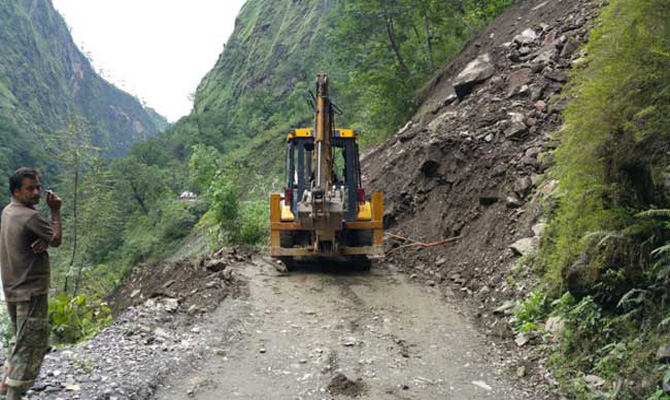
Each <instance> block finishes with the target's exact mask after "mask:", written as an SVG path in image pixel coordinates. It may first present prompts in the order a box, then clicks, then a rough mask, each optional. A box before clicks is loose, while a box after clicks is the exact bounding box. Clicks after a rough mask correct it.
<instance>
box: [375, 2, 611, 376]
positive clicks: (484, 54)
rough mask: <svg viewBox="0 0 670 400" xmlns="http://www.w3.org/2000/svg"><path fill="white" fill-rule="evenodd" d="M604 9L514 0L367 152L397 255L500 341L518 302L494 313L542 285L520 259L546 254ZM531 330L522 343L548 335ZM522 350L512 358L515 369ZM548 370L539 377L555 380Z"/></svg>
mask: <svg viewBox="0 0 670 400" xmlns="http://www.w3.org/2000/svg"><path fill="white" fill-rule="evenodd" d="M599 8H600V4H599V3H598V2H592V1H590V0H564V1H525V2H522V3H521V4H518V5H516V6H514V7H512V8H511V9H510V10H509V11H508V12H507V13H505V14H504V15H503V16H501V17H500V18H498V19H497V20H496V21H495V22H494V23H493V24H491V25H490V26H489V27H488V28H487V29H485V30H484V31H482V32H481V33H480V34H479V35H478V36H477V37H476V38H475V39H474V40H472V42H471V43H470V45H469V46H467V47H466V48H465V49H464V50H463V51H462V53H461V54H459V55H458V56H457V57H456V58H455V59H454V60H452V61H451V62H450V63H449V64H448V65H447V66H446V68H445V71H444V73H443V74H442V75H440V76H439V77H437V78H436V79H434V81H433V82H432V83H431V84H430V86H429V88H428V89H427V90H426V94H425V101H424V102H423V104H422V106H421V107H420V109H419V112H418V113H417V115H416V116H415V117H414V118H413V120H412V121H410V122H409V123H408V124H407V126H405V127H404V128H403V129H401V130H400V131H399V132H398V134H397V135H396V137H395V138H393V139H392V140H389V141H388V142H386V143H383V144H382V145H380V146H378V147H377V148H375V149H372V150H371V151H370V152H368V153H367V154H366V155H365V156H364V161H363V163H362V164H363V172H364V180H365V181H366V185H367V186H368V187H370V188H371V189H372V190H374V191H383V192H384V193H385V200H386V205H385V212H384V222H385V225H386V228H387V229H389V232H390V233H392V234H394V235H397V236H395V237H392V238H390V240H389V241H388V242H387V243H389V245H388V248H387V259H388V260H389V261H390V262H392V263H394V264H397V265H398V266H400V267H401V268H404V269H406V270H407V272H408V273H410V274H411V276H412V277H414V278H417V279H424V280H425V282H426V283H427V284H430V283H433V284H435V282H438V283H442V284H444V285H445V289H444V290H445V293H446V294H447V295H448V296H462V297H465V298H467V299H468V300H470V301H469V304H470V305H471V306H472V307H470V309H471V311H472V312H471V314H472V315H473V317H474V318H475V319H476V320H477V321H478V322H479V323H480V326H481V327H482V328H483V330H484V331H485V332H487V333H488V334H489V335H490V337H491V338H493V339H503V340H507V341H508V342H511V341H509V339H511V338H512V336H513V332H512V330H511V329H510V327H509V324H508V319H509V317H510V314H511V312H512V310H511V309H510V310H505V311H504V312H498V313H494V310H495V309H499V308H500V307H501V304H505V302H506V300H509V299H517V298H518V299H521V298H525V297H526V296H527V295H528V294H529V293H528V292H529V290H530V287H531V286H532V285H531V282H530V280H532V278H531V276H530V274H529V273H528V271H526V270H524V268H523V264H522V263H523V259H520V256H525V257H529V256H532V254H533V252H534V251H535V249H536V247H537V244H538V243H539V239H540V237H541V235H542V232H543V230H544V227H545V225H544V224H543V222H544V221H542V220H541V215H542V212H543V210H546V209H551V207H552V202H553V199H554V198H555V197H554V196H555V195H556V193H555V188H556V183H557V182H556V181H553V180H551V179H550V178H549V177H548V176H547V175H546V172H547V170H548V168H549V167H550V166H551V165H552V161H553V153H554V151H555V149H556V147H557V146H558V140H557V139H556V137H557V132H558V130H559V128H560V126H561V123H562V119H561V115H560V112H561V111H562V110H563V109H564V108H565V106H566V104H567V101H568V99H567V98H566V97H565V96H564V95H562V92H563V89H564V85H565V84H566V82H568V79H569V77H570V71H571V70H572V69H573V68H579V66H580V65H583V63H584V62H585V57H584V53H583V51H582V50H580V46H581V45H582V44H584V43H585V42H586V41H587V40H588V37H589V31H590V29H591V28H592V26H593V24H594V20H595V18H596V17H597V15H598V12H599ZM412 241H416V242H421V243H424V244H428V243H441V245H435V246H429V247H428V246H421V245H416V246H407V245H408V244H411V243H412ZM401 246H402V247H401ZM396 248H398V249H397V251H396ZM517 263H519V264H520V268H518V269H517V270H516V271H515V273H516V275H513V276H512V279H510V271H511V270H512V267H513V266H514V265H515V264H517ZM494 314H495V315H494ZM526 336H527V337H522V338H517V339H518V342H519V343H522V345H525V344H527V343H529V342H532V341H534V340H537V338H535V337H530V336H531V335H526ZM517 353H518V350H516V349H515V350H514V351H507V353H506V355H505V356H506V357H509V359H510V361H509V363H510V364H511V366H512V365H513V366H514V368H515V370H516V369H517V368H518V367H520V366H521V365H520V364H521V361H518V360H516V361H515V359H516V358H517V357H518V354H517ZM533 357H535V358H537V356H533ZM510 369H511V368H510ZM539 369H540V370H539V371H536V372H538V374H536V375H542V376H543V377H541V378H539V379H540V381H539V382H538V385H546V384H547V383H554V382H553V381H552V380H551V379H550V378H545V377H544V376H545V373H544V372H543V371H542V370H541V367H540V368H539ZM523 375H524V376H525V375H526V372H525V366H524V374H523Z"/></svg>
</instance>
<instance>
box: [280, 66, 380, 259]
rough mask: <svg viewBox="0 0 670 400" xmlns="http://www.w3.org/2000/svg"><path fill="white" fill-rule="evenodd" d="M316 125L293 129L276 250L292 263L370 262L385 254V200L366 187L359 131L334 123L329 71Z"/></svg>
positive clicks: (321, 85)
mask: <svg viewBox="0 0 670 400" xmlns="http://www.w3.org/2000/svg"><path fill="white" fill-rule="evenodd" d="M316 93H317V94H316V96H315V114H316V115H315V123H314V128H304V129H294V130H292V131H290V132H289V134H288V138H287V143H288V148H287V158H286V188H285V190H284V193H283V194H281V193H273V194H271V195H270V220H271V230H270V232H271V233H270V234H271V238H270V239H271V240H270V242H271V243H270V244H271V249H270V254H271V256H273V257H276V258H278V259H280V260H282V261H283V262H284V263H285V264H286V266H287V268H289V269H290V268H291V267H292V266H293V265H294V263H295V262H296V261H308V262H310V261H315V260H320V259H321V260H324V259H325V260H332V261H340V262H341V261H344V262H348V263H353V264H355V265H356V266H357V267H359V268H362V269H368V268H369V267H370V263H371V260H370V257H376V256H382V255H383V247H382V240H383V236H384V232H383V227H382V218H383V209H384V199H383V195H382V193H373V194H372V199H371V201H368V200H367V199H366V196H365V192H364V190H363V187H362V186H361V168H360V161H359V153H358V143H357V142H356V140H357V139H358V135H359V133H358V132H357V131H354V130H351V129H335V128H334V126H335V125H334V115H335V113H334V106H333V104H332V103H331V102H330V98H329V91H328V77H327V75H319V76H318V78H317V84H316Z"/></svg>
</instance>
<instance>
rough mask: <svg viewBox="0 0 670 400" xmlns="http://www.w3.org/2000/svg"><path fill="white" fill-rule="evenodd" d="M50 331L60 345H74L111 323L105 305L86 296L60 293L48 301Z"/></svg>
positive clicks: (108, 311) (108, 310) (109, 311)
mask: <svg viewBox="0 0 670 400" xmlns="http://www.w3.org/2000/svg"><path fill="white" fill-rule="evenodd" d="M49 322H50V324H51V331H52V334H53V335H54V337H55V338H56V340H57V341H58V342H60V343H76V342H79V341H81V340H84V339H87V338H89V337H91V336H93V335H95V334H97V333H98V332H99V331H100V330H101V329H102V328H104V327H105V326H107V325H109V324H110V323H111V322H112V316H111V310H110V308H109V307H108V306H107V303H105V302H104V301H101V300H94V299H92V298H90V297H88V296H86V295H80V296H77V297H74V298H70V297H68V296H67V295H66V294H64V293H61V294H60V295H58V296H57V297H56V298H54V299H51V300H50V301H49Z"/></svg>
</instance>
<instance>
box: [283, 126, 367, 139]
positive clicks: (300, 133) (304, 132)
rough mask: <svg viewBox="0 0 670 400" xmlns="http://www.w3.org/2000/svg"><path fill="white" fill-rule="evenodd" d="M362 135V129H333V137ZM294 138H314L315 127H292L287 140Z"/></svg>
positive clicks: (351, 137) (345, 137)
mask: <svg viewBox="0 0 670 400" xmlns="http://www.w3.org/2000/svg"><path fill="white" fill-rule="evenodd" d="M360 135H361V132H360V131H357V130H353V129H343V128H338V129H335V130H334V131H333V138H342V139H358V137H359V136H360ZM294 138H314V129H312V128H297V129H292V130H290V131H289V133H288V138H287V140H288V141H291V140H293V139H294Z"/></svg>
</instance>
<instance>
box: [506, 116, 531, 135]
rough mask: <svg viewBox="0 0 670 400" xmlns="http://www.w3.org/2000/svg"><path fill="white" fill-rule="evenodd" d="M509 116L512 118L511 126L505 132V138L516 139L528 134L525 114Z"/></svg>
mask: <svg viewBox="0 0 670 400" xmlns="http://www.w3.org/2000/svg"><path fill="white" fill-rule="evenodd" d="M509 116H510V125H509V127H508V128H507V129H506V130H505V138H507V139H515V138H518V137H519V136H521V135H523V134H524V133H526V131H528V126H526V124H525V122H524V120H525V117H524V116H523V114H520V113H515V112H511V113H509Z"/></svg>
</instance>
